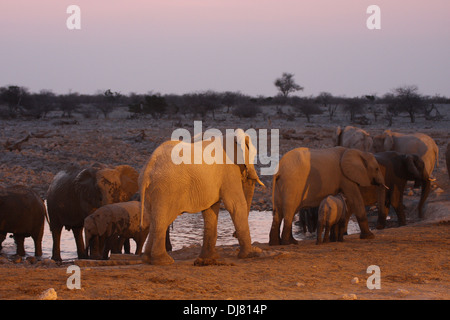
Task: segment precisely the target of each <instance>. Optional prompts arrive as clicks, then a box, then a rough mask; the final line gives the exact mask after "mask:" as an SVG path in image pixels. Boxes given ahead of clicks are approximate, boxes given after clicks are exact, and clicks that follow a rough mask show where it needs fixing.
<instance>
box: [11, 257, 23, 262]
mask: <svg viewBox="0 0 450 320" xmlns="http://www.w3.org/2000/svg"><path fill="white" fill-rule="evenodd" d="M11 261H12V262H14V263H21V262H22V257H21V256H14V257H12V259H11Z"/></svg>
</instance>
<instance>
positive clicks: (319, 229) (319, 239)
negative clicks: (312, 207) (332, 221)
mask: <svg viewBox="0 0 450 320" xmlns="http://www.w3.org/2000/svg"><path fill="white" fill-rule="evenodd" d="M322 232H323V224H322V222H320V221H319V223H318V224H317V239H316V244H321V243H322Z"/></svg>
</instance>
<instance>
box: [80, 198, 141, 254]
mask: <svg viewBox="0 0 450 320" xmlns="http://www.w3.org/2000/svg"><path fill="white" fill-rule="evenodd" d="M140 209H141V205H140V202H139V201H128V202H119V203H113V204H108V205H106V206H103V207H101V208H99V209H97V210H96V211H95V212H94V213H92V214H91V215H89V216H87V217H86V218H85V219H84V234H85V240H86V255H87V256H89V255H88V253H89V250H90V253H91V254H90V258H91V259H100V258H102V259H108V255H109V252H110V251H111V250H113V252H118V251H119V249H120V248H122V245H123V242H124V241H125V240H126V239H129V238H133V239H134V241H135V242H136V252H135V254H137V255H140V254H141V252H142V246H143V245H144V242H145V240H146V238H147V235H148V231H149V223H148V221H145V219H144V222H143V227H142V229H140V228H139V218H140ZM100 251H102V252H101V253H100Z"/></svg>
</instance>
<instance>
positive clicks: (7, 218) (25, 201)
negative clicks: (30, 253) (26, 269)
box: [0, 185, 47, 257]
mask: <svg viewBox="0 0 450 320" xmlns="http://www.w3.org/2000/svg"><path fill="white" fill-rule="evenodd" d="M46 217H47V212H46V210H45V205H44V202H43V201H42V199H41V198H40V197H39V195H38V194H37V193H36V192H34V191H33V190H32V189H30V188H28V187H25V186H21V185H15V186H9V187H2V186H0V250H1V249H2V242H3V240H5V238H6V234H7V233H13V234H14V241H15V242H16V245H17V253H16V254H17V255H19V256H24V255H25V248H24V240H25V237H30V236H31V238H32V239H33V242H34V255H35V256H36V257H40V256H42V237H43V235H44V223H45V219H46Z"/></svg>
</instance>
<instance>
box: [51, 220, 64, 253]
mask: <svg viewBox="0 0 450 320" xmlns="http://www.w3.org/2000/svg"><path fill="white" fill-rule="evenodd" d="M51 231H52V238H53V248H52V259H53V260H55V261H62V259H61V251H60V246H61V231H62V226H54V227H53V228H51Z"/></svg>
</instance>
